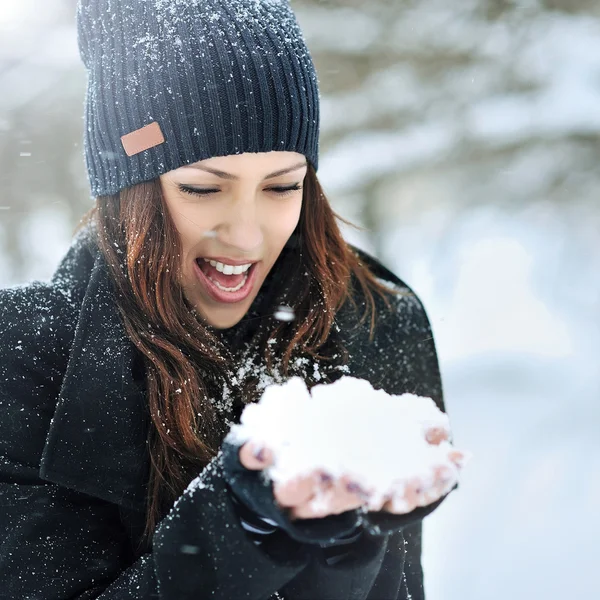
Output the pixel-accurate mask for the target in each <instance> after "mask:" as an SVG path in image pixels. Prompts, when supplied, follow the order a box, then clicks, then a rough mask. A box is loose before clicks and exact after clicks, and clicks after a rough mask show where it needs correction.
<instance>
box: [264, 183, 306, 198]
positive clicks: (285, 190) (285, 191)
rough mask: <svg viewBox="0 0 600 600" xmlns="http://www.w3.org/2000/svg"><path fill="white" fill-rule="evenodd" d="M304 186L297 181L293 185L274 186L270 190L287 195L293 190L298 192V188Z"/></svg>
mask: <svg viewBox="0 0 600 600" xmlns="http://www.w3.org/2000/svg"><path fill="white" fill-rule="evenodd" d="M301 189H302V186H301V185H300V184H299V183H296V184H295V185H292V186H291V187H274V188H270V189H269V190H267V191H269V192H275V193H276V194H279V195H281V196H287V195H288V194H291V193H292V192H297V191H298V190H301Z"/></svg>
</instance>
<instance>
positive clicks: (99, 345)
mask: <svg viewBox="0 0 600 600" xmlns="http://www.w3.org/2000/svg"><path fill="white" fill-rule="evenodd" d="M355 250H356V249H355ZM356 251H357V250H356ZM357 252H358V253H359V255H360V256H361V259H362V260H363V261H364V262H366V263H367V264H368V265H369V266H370V267H371V268H372V269H374V270H375V272H376V274H377V275H378V276H379V277H380V278H381V279H384V280H386V281H387V282H390V283H391V284H392V285H396V286H400V287H403V288H406V290H407V292H408V293H407V294H406V295H404V296H402V297H401V298H400V299H399V300H397V301H396V300H393V301H392V302H393V306H394V307H395V309H394V310H392V311H390V310H387V311H385V310H384V309H383V306H384V305H381V309H382V311H383V312H382V313H381V316H380V317H379V320H378V326H377V329H376V336H375V340H374V341H373V342H372V343H370V342H369V341H368V325H369V321H368V320H367V321H366V322H365V325H364V326H361V327H360V328H358V329H354V330H352V332H351V328H350V327H349V326H348V321H344V318H342V317H341V314H342V313H340V318H339V319H337V318H336V321H337V322H338V323H339V324H340V329H339V331H338V335H340V336H341V337H342V340H343V342H344V344H345V346H346V347H347V348H348V349H349V350H350V355H351V361H350V364H349V370H348V371H346V373H347V374H349V375H353V376H355V377H362V378H365V379H368V380H370V381H371V383H372V384H373V385H374V386H375V387H378V388H383V389H385V390H386V391H387V392H388V393H393V394H401V393H404V392H412V393H415V394H419V395H423V396H429V397H432V398H433V399H434V400H435V401H436V403H437V404H438V406H440V407H441V408H442V409H443V400H442V387H441V381H440V373H439V368H438V360H437V356H436V351H435V345H434V341H433V338H432V334H431V328H430V324H429V321H428V318H427V315H426V313H425V310H424V309H423V306H422V304H421V302H420V301H419V299H418V298H417V297H416V296H415V295H414V293H412V291H411V290H410V288H408V287H407V286H406V285H405V284H404V283H403V282H402V281H401V280H399V279H398V278H397V277H395V276H394V275H393V274H392V273H390V272H389V271H388V270H387V269H385V268H384V267H383V266H382V265H381V264H380V263H379V262H377V261H376V260H375V259H373V258H372V257H370V256H368V255H366V254H365V253H361V252H359V251H357ZM112 298H113V292H112V287H111V283H110V280H109V278H108V273H107V269H106V265H105V263H104V260H103V258H102V256H101V255H100V253H99V252H98V251H97V249H96V248H95V246H93V244H91V243H90V242H89V239H88V238H86V236H85V235H84V236H80V238H79V239H78V240H76V241H75V242H74V243H73V245H72V247H71V249H70V250H69V253H68V254H67V256H66V257H65V259H64V260H63V262H62V263H61V265H60V267H59V268H58V270H57V272H56V273H55V275H54V277H53V279H52V280H51V281H50V282H49V283H33V284H30V285H27V286H22V287H16V288H12V289H8V290H2V291H0V406H1V408H2V412H1V414H2V419H1V420H0V536H1V537H0V540H1V546H0V598H10V599H11V600H12V599H19V600H25V599H31V600H33V599H44V600H45V599H50V598H52V599H63V600H64V599H67V598H106V599H109V598H110V599H123V600H125V599H127V600H130V599H132V598H139V599H149V598H162V599H169V600H171V599H172V600H180V599H181V600H185V599H188V598H189V599H192V598H193V599H195V600H202V599H204V598H206V599H209V598H210V599H213V600H237V599H242V598H246V599H248V600H267V599H268V598H270V597H272V596H273V595H274V594H275V592H276V591H278V592H279V593H280V594H281V595H283V597H284V598H285V599H286V600H328V599H331V600H333V599H336V600H338V599H339V600H342V599H343V600H407V599H408V598H412V599H413V600H418V599H423V598H424V594H423V574H422V568H421V520H422V519H423V517H424V516H426V515H427V514H429V513H430V512H431V511H432V510H434V509H435V508H436V507H437V506H438V505H439V503H440V502H437V503H435V504H434V505H432V506H430V507H426V508H423V509H417V510H416V511H413V513H411V514H410V515H408V516H395V515H377V514H371V515H370V516H369V517H370V518H368V519H367V520H366V521H365V520H362V521H360V522H361V523H362V525H363V527H364V534H363V535H362V536H361V538H360V540H359V541H357V542H355V547H354V548H353V552H352V553H351V554H349V555H348V556H347V557H346V558H344V559H343V560H342V561H341V562H339V563H337V564H335V565H328V564H327V563H326V562H325V561H324V560H323V556H322V554H321V553H320V552H321V548H320V547H319V546H318V545H316V544H313V543H308V542H306V539H308V538H310V539H311V540H314V541H315V542H316V541H326V540H327V539H328V538H329V537H330V536H331V539H332V540H333V536H334V535H335V533H336V532H337V533H339V532H341V531H344V530H346V529H348V528H351V526H353V525H354V524H356V522H357V521H356V519H357V514H358V512H357V511H349V512H348V513H344V515H337V516H335V517H327V518H325V519H313V520H308V521H304V522H302V521H295V522H294V524H290V523H289V522H288V523H286V524H285V527H286V528H285V531H283V532H282V535H279V536H275V538H276V539H274V541H273V542H272V543H270V545H269V547H268V548H264V547H258V546H256V545H254V544H253V543H252V541H251V539H250V536H249V534H248V533H247V532H246V531H245V530H244V529H243V528H242V527H241V526H240V523H239V519H238V513H237V512H236V509H235V506H234V504H233V503H232V500H231V489H230V488H229V485H230V484H231V485H234V486H235V485H238V487H239V486H240V485H244V484H243V478H242V479H240V478H239V477H237V474H236V473H233V471H235V465H233V466H232V465H231V464H230V465H229V467H227V466H226V464H225V462H226V461H223V459H222V456H223V453H221V454H220V455H219V457H218V458H217V459H214V460H213V461H212V462H211V463H210V464H209V465H208V466H207V467H206V469H205V470H204V471H203V472H202V473H201V474H200V476H199V478H198V479H197V480H196V481H194V482H192V484H190V486H189V487H188V489H187V490H186V491H185V492H184V494H183V495H182V496H181V497H180V498H179V499H178V500H177V502H176V503H175V505H174V507H173V508H172V510H171V511H170V512H169V513H168V515H167V516H166V517H165V518H164V519H163V520H162V521H161V522H160V523H159V525H158V527H157V530H156V532H155V534H154V537H153V544H152V547H150V548H148V549H147V550H146V551H144V552H143V553H141V555H140V553H139V552H138V551H137V547H138V541H139V540H140V536H141V532H142V530H143V525H144V511H143V509H144V502H145V485H146V482H147V476H148V456H147V452H146V433H147V428H148V423H149V421H148V416H147V411H146V405H145V395H144V394H145V393H144V378H143V371H141V372H140V369H139V356H137V354H136V353H137V350H136V349H135V348H134V347H133V345H132V344H131V343H130V342H129V340H128V339H127V338H126V336H125V332H124V329H123V327H122V325H121V322H120V319H119V315H118V311H117V308H116V306H115V304H114V301H113V299H112ZM348 314H349V315H350V314H354V313H348ZM347 318H350V317H347ZM352 318H354V317H352ZM307 371H308V372H311V371H312V366H311V365H309V366H308V367H307ZM229 462H230V463H231V461H229ZM238 466H239V463H238ZM253 475H254V474H253ZM240 482H242V484H240ZM247 483H248V488H247V489H251V488H252V486H253V485H255V484H256V482H255V481H251V480H248V481H247ZM263 500H264V497H263ZM271 508H272V506H271ZM307 536H308V538H307ZM300 540H305V541H300Z"/></svg>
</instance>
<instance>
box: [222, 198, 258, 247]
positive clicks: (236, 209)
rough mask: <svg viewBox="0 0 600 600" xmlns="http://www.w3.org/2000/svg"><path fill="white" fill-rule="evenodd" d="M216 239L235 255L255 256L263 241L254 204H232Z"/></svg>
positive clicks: (251, 202)
mask: <svg viewBox="0 0 600 600" xmlns="http://www.w3.org/2000/svg"><path fill="white" fill-rule="evenodd" d="M218 238H219V240H220V241H221V242H222V243H223V244H224V245H226V246H229V247H230V248H231V249H232V251H233V252H235V253H236V254H237V253H240V254H247V255H252V256H253V255H255V254H256V252H257V250H258V249H260V247H261V246H262V244H263V241H264V236H263V232H262V227H261V223H260V219H259V215H258V211H257V209H256V204H255V203H254V202H253V201H248V202H235V203H232V204H231V207H230V209H229V210H228V213H227V215H226V218H225V219H224V220H223V222H222V224H221V226H220V227H219V228H218Z"/></svg>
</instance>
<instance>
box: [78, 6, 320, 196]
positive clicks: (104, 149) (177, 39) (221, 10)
mask: <svg viewBox="0 0 600 600" xmlns="http://www.w3.org/2000/svg"><path fill="white" fill-rule="evenodd" d="M77 37H78V44H79V52H80V55H81V58H82V60H83V63H84V65H85V67H86V71H87V90H86V98H85V113H84V152H85V163H86V167H87V171H88V177H89V181H90V189H91V196H92V197H95V196H100V195H107V194H115V193H117V192H118V191H119V190H121V189H123V188H126V187H128V186H131V185H134V184H137V183H140V182H143V181H148V180H151V179H154V178H156V177H158V176H159V175H161V174H162V173H166V172H168V171H171V170H173V169H177V168H179V167H181V166H183V165H186V164H189V163H194V162H197V161H200V160H204V159H207V158H211V157H215V156H226V155H229V154H241V153H243V152H269V151H272V150H279V151H293V152H298V153H300V154H303V155H304V156H306V158H307V160H308V161H309V162H310V163H311V164H312V165H313V166H314V168H315V170H316V169H317V168H318V151H319V89H318V78H317V74H316V71H315V67H314V64H313V61H312V58H311V56H310V53H309V51H308V48H307V46H306V42H305V40H304V36H303V34H302V31H301V30H300V27H299V25H298V22H297V20H296V16H295V14H294V12H293V11H292V8H291V7H290V5H289V2H288V0H79V4H78V7H77Z"/></svg>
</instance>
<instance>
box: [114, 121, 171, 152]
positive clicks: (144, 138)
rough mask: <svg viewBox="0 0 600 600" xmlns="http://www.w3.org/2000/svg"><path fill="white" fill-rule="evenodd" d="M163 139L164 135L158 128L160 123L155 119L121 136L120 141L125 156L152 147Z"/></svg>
mask: <svg viewBox="0 0 600 600" xmlns="http://www.w3.org/2000/svg"><path fill="white" fill-rule="evenodd" d="M164 141H165V137H164V136H163V133H162V131H161V129H160V125H159V124H158V123H157V122H156V121H154V122H153V123H150V125H146V126H144V127H142V128H141V129H136V130H135V131H132V132H131V133H128V134H126V135H123V136H121V143H122V144H123V148H125V153H126V154H127V156H133V155H134V154H139V153H140V152H143V151H144V150H148V149H150V148H154V146H159V145H160V144H162V143H164Z"/></svg>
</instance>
